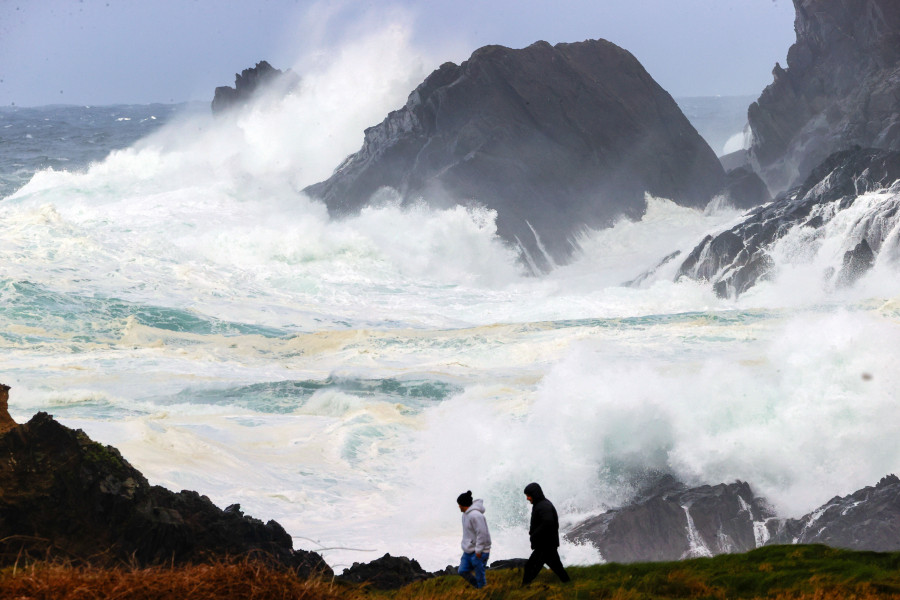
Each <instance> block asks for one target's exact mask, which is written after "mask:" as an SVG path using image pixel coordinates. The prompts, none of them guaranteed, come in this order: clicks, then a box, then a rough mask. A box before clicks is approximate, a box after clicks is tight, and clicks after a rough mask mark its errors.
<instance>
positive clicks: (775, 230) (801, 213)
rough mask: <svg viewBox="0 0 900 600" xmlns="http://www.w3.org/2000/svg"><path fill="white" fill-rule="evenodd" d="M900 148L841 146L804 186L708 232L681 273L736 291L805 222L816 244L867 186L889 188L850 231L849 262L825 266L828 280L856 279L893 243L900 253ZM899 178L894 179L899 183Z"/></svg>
mask: <svg viewBox="0 0 900 600" xmlns="http://www.w3.org/2000/svg"><path fill="white" fill-rule="evenodd" d="M898 180H900V152H892V151H887V150H873V149H860V148H854V149H852V150H847V151H843V152H837V153H835V154H833V155H832V156H830V157H829V158H828V159H827V160H826V161H825V162H823V163H822V164H821V165H819V166H818V167H816V169H815V170H814V171H813V172H812V173H811V174H810V176H809V177H808V178H807V179H806V181H805V182H804V183H803V185H801V186H800V187H799V188H796V189H794V190H792V191H790V192H788V193H786V194H783V195H782V196H780V197H779V198H778V199H776V200H775V201H774V202H772V203H771V204H769V205H766V206H762V207H759V208H756V209H754V210H752V211H751V212H750V213H748V214H747V216H746V217H745V218H744V220H743V221H742V222H741V223H739V224H738V225H735V226H734V227H732V228H731V229H728V230H726V231H723V232H722V233H719V234H718V235H714V236H713V235H709V236H706V238H704V239H703V240H702V241H701V242H700V243H699V244H698V245H697V246H696V247H695V248H694V250H693V251H692V252H691V253H690V255H689V256H688V257H687V258H686V259H685V260H684V261H683V262H682V264H681V267H680V268H679V270H678V274H677V277H690V278H693V279H701V280H707V281H710V282H711V283H712V284H713V285H714V286H715V289H716V292H717V293H718V294H719V295H720V296H736V295H738V294H741V293H743V292H745V291H746V290H748V289H749V288H750V287H752V286H754V285H755V284H756V283H757V282H759V281H760V280H763V279H765V278H767V277H769V276H771V275H772V273H773V272H774V269H775V267H776V265H775V264H774V263H773V261H772V259H771V256H770V252H769V250H770V249H771V247H772V244H773V243H775V242H776V241H777V240H779V239H780V238H782V237H784V236H785V235H786V234H788V233H789V232H791V231H792V230H795V229H796V228H799V227H806V228H809V229H810V230H811V232H810V233H813V232H814V233H813V235H811V236H810V238H811V239H810V243H809V244H808V245H809V248H810V249H814V247H815V240H816V238H817V236H819V237H820V236H821V235H822V234H823V232H824V231H825V226H826V225H827V224H828V223H829V222H831V221H832V220H833V219H835V218H836V217H837V216H838V215H840V213H841V212H842V211H844V210H847V209H848V208H849V207H851V206H852V205H853V204H854V202H855V201H856V200H857V199H858V198H859V197H860V196H861V195H862V194H865V193H866V192H871V191H875V190H880V189H887V190H888V197H887V198H886V200H885V201H884V202H882V203H880V204H878V205H877V206H876V207H875V208H874V209H873V210H872V211H871V212H870V213H868V214H866V215H864V216H863V217H862V218H860V219H858V220H857V221H855V222H854V223H853V226H852V227H851V228H849V229H848V230H847V231H846V232H845V234H844V235H845V236H846V237H845V239H843V240H842V244H843V246H844V248H845V250H846V252H845V254H844V259H843V263H842V264H840V265H834V266H833V267H831V268H830V269H829V270H827V271H826V272H823V273H822V277H823V282H824V283H828V284H830V285H835V286H842V285H849V284H851V283H853V281H855V280H856V279H857V278H859V277H860V276H861V275H863V274H864V273H865V272H866V271H867V270H868V269H869V268H870V267H871V266H872V265H873V264H874V262H875V259H876V257H877V256H878V255H879V254H880V253H882V252H885V251H887V252H888V253H889V254H888V256H892V257H893V259H896V258H898V257H900V247H898V240H897V238H896V236H893V237H892V236H891V231H892V230H893V229H894V227H895V226H896V224H897V221H898V219H900V187H898V186H897V182H898ZM892 186H893V187H892Z"/></svg>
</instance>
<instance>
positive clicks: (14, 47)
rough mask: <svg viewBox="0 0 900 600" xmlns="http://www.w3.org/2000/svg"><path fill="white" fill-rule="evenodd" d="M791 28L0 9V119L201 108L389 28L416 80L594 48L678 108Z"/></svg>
mask: <svg viewBox="0 0 900 600" xmlns="http://www.w3.org/2000/svg"><path fill="white" fill-rule="evenodd" d="M793 21H794V8H793V4H792V3H791V1H790V0H571V1H567V0H555V1H543V0H541V1H529V0H525V1H523V0H515V1H513V0H494V1H491V0H485V1H475V0H419V1H418V2H415V1H413V0H397V1H395V2H391V3H389V2H374V1H364V0H333V1H331V0H319V1H311V0H252V1H237V0H153V1H152V2H151V1H147V0H0V106H9V105H11V104H15V105H18V106H39V105H46V104H85V105H103V104H149V103H155V102H162V103H176V102H184V101H189V100H203V101H209V100H211V99H212V96H213V94H214V90H215V88H216V87H217V86H223V85H233V84H234V76H235V73H236V72H239V71H241V70H242V69H245V68H248V67H252V66H253V65H255V64H256V63H257V62H259V61H260V60H267V61H268V62H269V63H270V64H271V65H272V66H274V67H276V68H279V69H282V70H284V69H287V68H294V69H295V70H302V65H304V64H307V62H308V61H309V60H310V57H314V56H316V55H317V54H318V55H322V54H328V53H334V52H339V51H340V48H341V45H342V44H346V43H348V42H349V41H352V40H353V39H354V38H358V37H360V36H365V35H366V34H367V33H370V32H371V31H372V30H375V29H379V28H386V27H397V26H399V27H403V28H405V29H407V30H408V35H409V38H410V44H411V51H412V52H417V53H419V54H420V55H421V56H422V60H423V61H424V62H425V63H426V64H425V66H426V67H427V69H426V71H425V72H426V73H427V72H428V71H430V70H432V69H433V68H437V67H438V66H439V65H440V64H441V63H443V62H446V61H452V62H456V63H459V62H461V61H463V60H465V59H466V58H468V56H469V55H470V54H471V53H472V52H473V51H474V50H475V49H477V48H479V47H481V46H484V45H487V44H501V45H504V46H509V47H512V48H521V47H524V46H527V45H529V44H531V43H533V42H535V41H537V40H545V41H548V42H550V43H552V44H555V43H558V42H576V41H582V40H585V39H596V38H603V39H607V40H609V41H611V42H613V43H615V44H618V45H619V46H621V47H623V48H625V49H626V50H628V51H629V52H631V53H632V54H634V55H635V56H636V57H637V59H638V60H639V61H640V62H641V63H642V64H643V65H644V68H646V69H647V71H648V72H649V73H650V75H652V76H653V77H654V79H656V81H657V82H658V83H659V84H660V85H662V87H663V88H665V89H666V90H667V91H668V92H669V93H670V94H671V95H672V96H674V97H676V98H679V97H689V96H717V95H721V96H744V95H759V93H760V92H761V91H762V90H763V88H764V87H765V86H766V85H768V84H769V83H771V81H772V68H773V67H774V65H775V63H776V61H777V62H780V63H781V64H782V66H784V63H785V56H786V55H787V50H788V48H789V47H790V45H791V44H792V43H793V41H794V40H795V34H794V30H793ZM427 63H431V64H427ZM298 67H299V68H298ZM300 75H301V76H302V72H300ZM410 91H411V90H410Z"/></svg>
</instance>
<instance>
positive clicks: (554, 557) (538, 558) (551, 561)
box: [522, 548, 569, 585]
mask: <svg viewBox="0 0 900 600" xmlns="http://www.w3.org/2000/svg"><path fill="white" fill-rule="evenodd" d="M544 565H547V566H548V567H550V570H551V571H553V572H554V573H556V576H557V577H559V579H560V580H561V581H563V582H566V581H569V574H568V573H566V570H565V568H564V567H563V566H562V561H561V560H559V551H558V550H557V549H556V548H535V549H534V550H533V551H532V552H531V556H529V557H528V562H527V563H525V576H524V577H523V578H522V585H528V584H529V583H531V582H532V581H534V578H535V577H537V576H538V573H540V572H541V569H542V568H543V566H544Z"/></svg>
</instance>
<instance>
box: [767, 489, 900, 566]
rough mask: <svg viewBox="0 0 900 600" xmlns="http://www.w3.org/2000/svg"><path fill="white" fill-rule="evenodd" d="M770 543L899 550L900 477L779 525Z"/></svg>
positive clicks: (838, 498) (830, 502) (880, 550)
mask: <svg viewBox="0 0 900 600" xmlns="http://www.w3.org/2000/svg"><path fill="white" fill-rule="evenodd" d="M770 543H772V544H826V545H828V546H834V547H837V548H848V549H850V550H872V551H875V552H896V551H897V550H898V549H900V478H897V476H896V475H888V476H887V477H884V478H882V480H881V481H879V482H878V484H877V485H876V486H874V487H865V488H863V489H861V490H859V491H857V492H855V493H853V494H851V495H849V496H844V497H843V498H840V497H835V498H832V499H831V500H829V501H828V502H827V503H826V504H824V505H823V506H821V507H820V508H818V509H817V510H815V511H813V512H811V513H810V514H808V515H806V516H804V517H803V518H801V519H789V520H786V521H784V522H782V523H781V525H780V527H779V530H778V531H777V532H776V533H775V535H774V536H772V539H771V542H770Z"/></svg>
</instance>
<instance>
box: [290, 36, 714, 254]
mask: <svg viewBox="0 0 900 600" xmlns="http://www.w3.org/2000/svg"><path fill="white" fill-rule="evenodd" d="M724 183H725V172H724V170H723V169H722V166H721V164H720V163H719V161H718V159H717V158H716V155H715V153H714V152H713V151H712V149H710V147H709V146H708V145H707V144H706V142H705V141H704V140H703V139H702V138H701V137H700V135H699V134H698V133H697V131H696V130H695V129H694V127H693V126H692V125H691V124H690V122H688V120H687V118H686V117H685V116H684V114H682V112H681V110H680V109H679V108H678V106H677V105H676V103H675V101H674V100H673V99H672V97H671V96H670V95H669V94H668V93H667V92H666V91H665V90H663V89H662V88H661V87H660V86H659V85H658V84H657V83H656V82H655V81H654V80H653V78H652V77H650V75H649V74H648V73H647V72H646V71H645V70H644V68H643V67H642V66H641V64H640V63H639V62H638V61H637V60H636V59H635V58H634V56H632V55H631V54H629V53H628V52H627V51H625V50H623V49H622V48H619V47H618V46H616V45H615V44H612V43H610V42H608V41H605V40H589V41H585V42H579V43H572V44H557V45H556V46H551V45H550V44H548V43H546V42H537V43H535V44H532V45H531V46H528V47H527V48H523V49H519V50H513V49H510V48H506V47H503V46H486V47H483V48H480V49H478V50H476V51H475V52H474V53H473V54H472V56H471V57H470V58H469V59H468V60H467V61H465V62H463V63H462V64H460V65H456V64H453V63H445V64H444V65H441V67H440V68H439V69H437V70H436V71H434V72H433V73H432V74H431V75H429V76H428V77H427V78H426V79H425V81H424V82H423V83H422V84H421V85H419V86H418V87H417V88H416V89H415V90H414V91H413V92H412V93H411V94H410V96H409V98H408V100H407V102H406V105H405V106H403V107H401V108H400V109H398V110H395V111H393V112H391V113H390V114H389V115H388V116H387V118H385V120H384V121H383V122H382V123H380V124H379V125H376V126H374V127H371V128H369V129H367V130H366V132H365V140H364V142H363V146H362V148H361V149H360V150H359V152H357V153H355V154H353V155H351V156H349V157H348V158H347V159H346V160H345V161H344V162H343V163H342V164H341V165H340V166H338V167H337V169H336V170H335V171H334V173H333V174H332V176H331V177H330V178H329V179H327V180H325V181H323V182H321V183H317V184H314V185H311V186H309V187H307V188H306V189H305V192H306V193H307V194H308V195H310V196H311V197H314V198H319V199H322V200H323V201H324V202H325V204H326V205H327V207H328V209H329V212H330V213H331V214H332V215H333V216H337V217H341V216H345V215H350V214H354V213H356V212H358V211H359V210H361V209H362V208H363V207H365V206H367V205H370V204H371V203H372V202H379V201H381V200H383V199H390V200H392V201H399V202H401V203H414V202H419V201H425V202H427V203H428V204H430V205H434V206H449V205H454V204H476V205H480V206H485V207H487V208H489V209H493V210H495V211H496V212H497V215H498V217H497V228H498V233H499V235H500V236H502V237H503V238H504V239H505V240H507V241H508V242H509V243H510V244H512V245H514V246H515V247H517V248H518V249H519V250H520V251H521V252H522V255H523V257H524V258H525V259H526V261H527V262H528V263H529V264H530V265H532V266H533V267H534V268H535V269H536V270H545V269H547V268H550V267H551V266H552V265H553V264H554V263H561V262H565V261H566V260H567V259H568V258H569V257H570V255H571V254H572V252H573V251H575V250H576V249H577V248H578V241H577V238H578V235H579V234H580V233H581V232H582V231H584V228H586V227H590V228H601V227H604V226H608V225H610V224H611V223H613V222H614V221H615V220H616V219H618V218H619V217H622V216H627V217H633V218H637V217H639V216H641V215H642V214H643V212H644V210H645V208H646V200H645V193H650V194H652V195H654V196H658V197H665V198H669V199H672V200H673V201H675V202H676V203H678V204H680V205H683V206H691V207H698V208H702V207H705V206H706V204H707V203H708V202H709V201H710V200H711V199H712V198H713V196H714V195H715V194H716V193H717V192H719V191H720V190H721V188H722V186H723V185H724Z"/></svg>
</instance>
